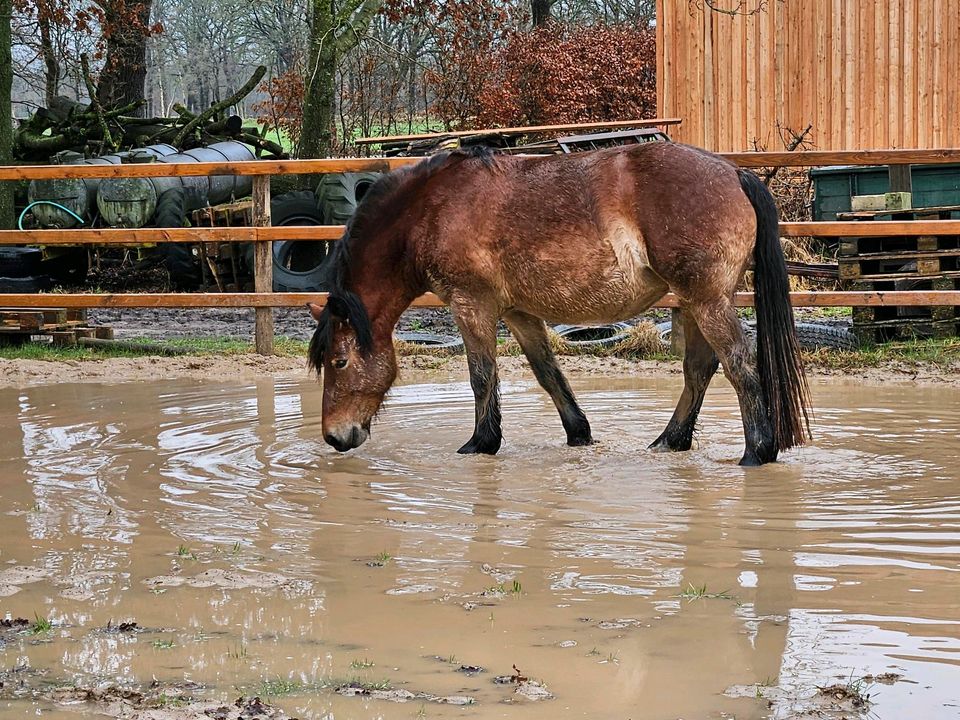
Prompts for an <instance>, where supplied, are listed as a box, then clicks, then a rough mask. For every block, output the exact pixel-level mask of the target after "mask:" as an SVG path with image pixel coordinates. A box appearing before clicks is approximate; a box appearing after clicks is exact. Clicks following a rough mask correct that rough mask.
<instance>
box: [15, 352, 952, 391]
mask: <svg viewBox="0 0 960 720" xmlns="http://www.w3.org/2000/svg"><path fill="white" fill-rule="evenodd" d="M560 363H561V365H562V366H563V368H564V370H565V371H566V372H567V373H568V374H569V375H570V376H571V377H607V376H609V377H613V376H623V375H646V376H651V377H658V376H670V375H679V374H680V373H682V367H681V364H680V362H679V361H673V362H667V361H654V360H628V359H623V358H613V357H595V356H586V355H584V356H575V357H562V358H560ZM499 368H500V376H501V377H502V378H504V379H530V378H532V373H531V371H530V368H529V366H528V365H527V363H526V360H525V359H523V358H520V357H501V358H500V359H499ZM291 373H304V374H306V373H307V369H306V363H305V360H304V359H302V358H290V357H261V356H259V355H228V356H215V355H200V356H183V357H174V358H170V357H137V358H108V359H104V360H84V361H77V360H69V361H47V360H0V387H22V386H28V385H39V384H48V383H64V382H106V383H114V382H128V381H129V382H132V381H138V380H174V379H181V378H189V379H194V380H223V379H224V378H230V379H231V380H237V381H250V380H255V379H257V378H262V377H263V376H264V375H280V374H283V375H289V374H291ZM808 374H809V375H810V376H811V377H829V378H835V379H836V380H838V381H841V382H847V383H859V384H877V385H881V384H883V385H888V384H892V383H900V384H902V383H913V384H918V385H939V386H943V385H949V386H953V387H960V365H954V366H953V367H952V368H950V369H946V370H945V369H943V368H940V367H936V366H933V365H927V366H915V365H907V364H896V363H891V364H889V365H886V366H883V367H879V368H861V369H857V370H837V369H833V368H823V367H816V366H814V367H810V368H808ZM438 375H441V376H447V378H448V379H450V380H457V379H466V377H467V362H466V358H465V357H464V356H462V355H456V356H453V357H437V356H432V355H416V356H409V357H402V358H400V379H401V381H407V382H411V381H416V380H418V379H421V378H427V377H429V378H436V377H437V376H438Z"/></svg>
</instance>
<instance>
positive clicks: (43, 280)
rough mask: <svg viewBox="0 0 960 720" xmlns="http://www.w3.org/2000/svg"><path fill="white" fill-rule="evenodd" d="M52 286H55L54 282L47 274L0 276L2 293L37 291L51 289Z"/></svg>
mask: <svg viewBox="0 0 960 720" xmlns="http://www.w3.org/2000/svg"><path fill="white" fill-rule="evenodd" d="M51 287H53V283H52V282H50V278H49V277H47V276H46V275H29V276H27V277H14V278H9V277H0V293H35V292H41V291H42V290H49V289H50V288H51Z"/></svg>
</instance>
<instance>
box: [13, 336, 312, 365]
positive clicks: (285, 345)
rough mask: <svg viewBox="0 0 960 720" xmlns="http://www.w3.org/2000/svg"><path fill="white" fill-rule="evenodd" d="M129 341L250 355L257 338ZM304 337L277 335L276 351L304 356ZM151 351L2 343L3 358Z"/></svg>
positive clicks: (97, 357)
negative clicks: (297, 338) (252, 339)
mask: <svg viewBox="0 0 960 720" xmlns="http://www.w3.org/2000/svg"><path fill="white" fill-rule="evenodd" d="M124 341H125V342H132V343H136V344H141V343H144V344H145V343H150V344H153V345H163V346H165V347H169V348H171V349H175V350H183V351H185V354H188V355H211V356H214V355H215V356H229V355H250V354H251V353H253V342H252V341H249V340H239V339H237V338H197V339H192V338H182V339H173V340H163V341H157V340H150V339H149V338H124ZM308 344H309V343H307V342H305V341H302V340H292V339H290V338H286V337H278V338H274V354H276V355H279V356H281V357H303V358H305V357H306V355H307V345H308ZM152 354H155V353H151V352H140V351H139V350H131V349H125V348H87V347H79V346H77V347H55V346H54V345H52V344H51V343H41V342H31V343H24V344H23V345H19V346H0V359H4V360H47V361H67V360H103V359H104V358H117V357H120V358H127V357H143V356H144V355H152Z"/></svg>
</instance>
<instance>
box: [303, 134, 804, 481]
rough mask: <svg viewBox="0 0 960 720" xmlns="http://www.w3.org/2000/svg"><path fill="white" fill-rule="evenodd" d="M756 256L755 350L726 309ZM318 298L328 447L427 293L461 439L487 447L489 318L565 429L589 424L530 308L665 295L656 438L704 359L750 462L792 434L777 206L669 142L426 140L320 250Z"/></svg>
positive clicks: (538, 314)
mask: <svg viewBox="0 0 960 720" xmlns="http://www.w3.org/2000/svg"><path fill="white" fill-rule="evenodd" d="M751 260H752V261H753V264H754V270H755V273H754V285H755V291H756V310H757V362H756V363H755V364H754V362H753V360H752V358H751V352H750V348H749V345H748V343H747V340H746V339H745V337H744V334H743V331H742V329H741V327H740V323H739V321H738V320H737V315H736V312H735V310H734V306H733V296H734V292H735V290H736V287H737V284H738V283H739V281H740V279H741V278H742V277H743V274H744V271H745V270H746V269H747V268H748V267H749V265H750V263H751ZM329 267H330V280H329V287H330V296H329V298H328V302H327V306H326V307H325V308H320V307H319V306H317V305H313V304H311V306H310V309H311V312H312V314H313V316H314V317H315V318H316V319H317V321H318V326H317V331H316V333H315V334H314V337H313V341H312V342H311V345H310V362H311V364H312V365H313V367H315V368H316V369H317V370H318V371H319V370H321V369H322V371H323V376H324V379H323V382H324V390H323V433H324V438H325V439H326V441H327V442H328V443H329V444H330V445H332V446H333V447H335V448H336V449H337V450H340V451H346V450H350V449H352V448H355V447H357V446H359V445H360V444H362V443H363V442H365V441H366V439H367V438H368V437H369V434H370V423H371V420H372V419H373V417H374V415H375V414H376V413H377V410H378V409H379V407H380V404H381V402H382V400H383V396H384V394H385V393H386V392H387V390H388V389H389V388H390V386H391V384H392V383H393V381H394V379H395V378H396V374H397V365H396V357H395V354H394V349H393V342H392V331H393V328H394V326H395V325H396V323H397V320H398V319H399V317H400V315H401V313H402V312H403V311H404V310H405V309H406V308H407V307H408V306H409V305H410V304H411V303H412V302H413V300H414V298H416V297H417V296H419V295H421V294H423V293H424V292H427V291H432V292H434V293H436V294H437V295H438V296H440V297H441V298H442V299H443V300H444V301H445V302H447V303H448V304H449V305H450V309H451V311H452V312H453V316H454V318H455V320H456V322H457V325H458V326H459V328H460V331H461V333H462V334H463V339H464V343H465V345H466V349H467V359H468V361H469V365H470V382H471V385H472V387H473V392H474V395H475V397H476V424H475V427H474V431H473V436H472V437H471V438H470V439H469V440H468V441H467V443H466V444H465V445H464V446H463V447H462V448H460V452H461V453H491V454H492V453H496V452H497V450H498V449H499V448H500V442H501V430H500V401H499V395H498V391H497V361H496V343H497V338H496V327H497V321H498V320H499V319H501V318H502V319H503V320H504V321H505V322H506V323H507V325H508V326H509V328H510V330H511V332H512V333H513V334H514V336H515V337H516V338H517V341H518V342H519V343H520V346H521V347H522V348H523V351H524V353H525V354H526V356H527V358H528V359H529V361H530V365H531V366H532V368H533V371H534V373H535V375H536V377H537V380H538V381H539V382H540V384H541V385H542V386H543V388H544V389H545V390H546V391H547V392H548V393H549V394H550V397H551V398H552V399H553V401H554V403H555V404H556V406H557V410H558V411H559V413H560V419H561V422H562V423H563V427H564V430H566V433H567V442H568V443H569V444H570V445H587V444H589V443H591V442H592V441H593V440H592V435H591V432H590V424H589V423H588V422H587V418H586V416H585V415H584V413H583V411H582V410H581V409H580V407H579V405H578V404H577V401H576V398H575V397H574V395H573V393H572V392H571V390H570V386H569V385H568V383H567V381H566V379H565V378H564V376H563V373H562V372H561V370H560V368H559V366H558V365H557V362H556V359H555V358H554V355H553V352H552V351H551V349H550V344H549V341H548V337H547V333H546V328H545V325H544V321H549V322H566V323H590V322H610V321H614V320H621V319H626V318H630V317H633V316H635V315H637V314H638V313H640V312H642V311H644V310H646V309H647V308H648V307H650V306H651V305H652V304H653V303H655V302H656V301H657V300H658V299H659V298H661V297H662V296H663V295H664V294H666V293H667V292H673V293H675V294H676V295H677V297H678V298H679V300H680V303H681V307H682V310H683V315H684V331H685V338H686V353H685V357H684V363H683V371H684V381H685V383H684V389H683V394H682V395H681V397H680V402H679V404H678V405H677V409H676V411H675V412H674V415H673V418H672V419H671V420H670V422H669V424H668V425H667V427H666V429H665V430H664V431H663V433H662V434H661V435H660V437H659V438H657V439H656V441H655V442H654V443H653V445H652V447H653V448H654V449H657V450H689V449H690V445H691V442H692V439H693V432H694V427H695V425H696V420H697V415H698V413H699V411H700V406H701V404H702V402H703V397H704V393H705V392H706V389H707V385H708V384H709V383H710V379H711V378H712V377H713V375H714V373H715V372H716V370H717V368H718V365H719V363H723V366H724V371H725V373H726V375H727V376H728V377H729V379H730V381H731V383H732V384H733V386H734V388H735V389H736V391H737V395H738V397H739V402H740V409H741V412H742V416H743V427H744V436H745V438H746V450H745V452H744V454H743V458H742V460H741V464H744V465H760V464H763V463H767V462H772V461H774V460H776V458H777V454H778V453H779V452H780V451H781V450H785V449H787V448H789V447H792V446H794V445H798V444H801V443H803V442H804V440H805V439H806V437H807V435H808V428H807V421H806V414H807V409H806V408H807V404H808V400H807V388H806V381H805V378H804V374H803V367H802V364H801V360H800V354H799V349H798V345H797V341H796V336H795V332H794V326H793V310H792V308H791V306H790V301H789V283H788V279H787V271H786V267H785V264H784V259H783V251H782V249H781V247H780V240H779V233H778V222H777V211H776V208H775V206H774V203H773V198H772V197H771V195H770V193H769V191H768V190H767V189H766V187H764V185H763V184H762V183H761V182H760V181H759V180H758V179H757V177H756V176H755V175H753V174H752V173H750V172H747V171H743V170H738V169H737V168H735V167H734V166H733V165H731V164H730V163H728V162H727V161H725V160H723V159H722V158H720V157H718V156H715V155H711V154H710V153H707V152H705V151H702V150H699V149H696V148H692V147H687V146H682V145H676V144H673V143H648V144H645V145H639V146H631V147H622V148H613V149H607V150H599V151H596V152H590V153H582V154H577V155H569V156H552V157H537V158H531V157H514V156H494V155H492V154H491V153H490V152H489V151H486V150H475V151H471V152H460V151H458V152H452V153H442V154H440V155H436V156H434V157H432V158H430V159H428V160H425V161H423V162H422V163H420V164H418V165H416V166H413V167H410V168H404V169H402V170H397V171H395V172H393V173H390V174H389V175H386V176H385V177H383V178H382V179H381V180H379V181H378V182H377V183H376V184H375V185H374V186H373V188H371V190H370V191H368V193H367V195H366V196H365V197H364V200H363V202H362V203H361V205H360V207H359V209H358V210H357V213H356V215H355V217H354V218H353V220H352V222H351V223H350V224H349V225H348V227H347V230H346V233H345V234H344V237H343V240H342V241H341V242H339V243H337V246H336V249H335V250H334V253H333V257H332V258H331V260H330V266H329Z"/></svg>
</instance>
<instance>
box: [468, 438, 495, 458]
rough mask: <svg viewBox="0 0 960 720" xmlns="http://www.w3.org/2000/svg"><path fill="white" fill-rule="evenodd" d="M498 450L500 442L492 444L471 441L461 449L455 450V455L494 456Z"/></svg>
mask: <svg viewBox="0 0 960 720" xmlns="http://www.w3.org/2000/svg"><path fill="white" fill-rule="evenodd" d="M499 449H500V441H499V440H498V441H496V442H495V443H492V442H486V443H485V442H478V441H476V440H473V439H471V440H470V441H469V442H467V443H466V444H465V445H464V446H463V447H462V448H460V449H459V450H457V453H458V454H460V455H496V454H497V451H498V450H499Z"/></svg>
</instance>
